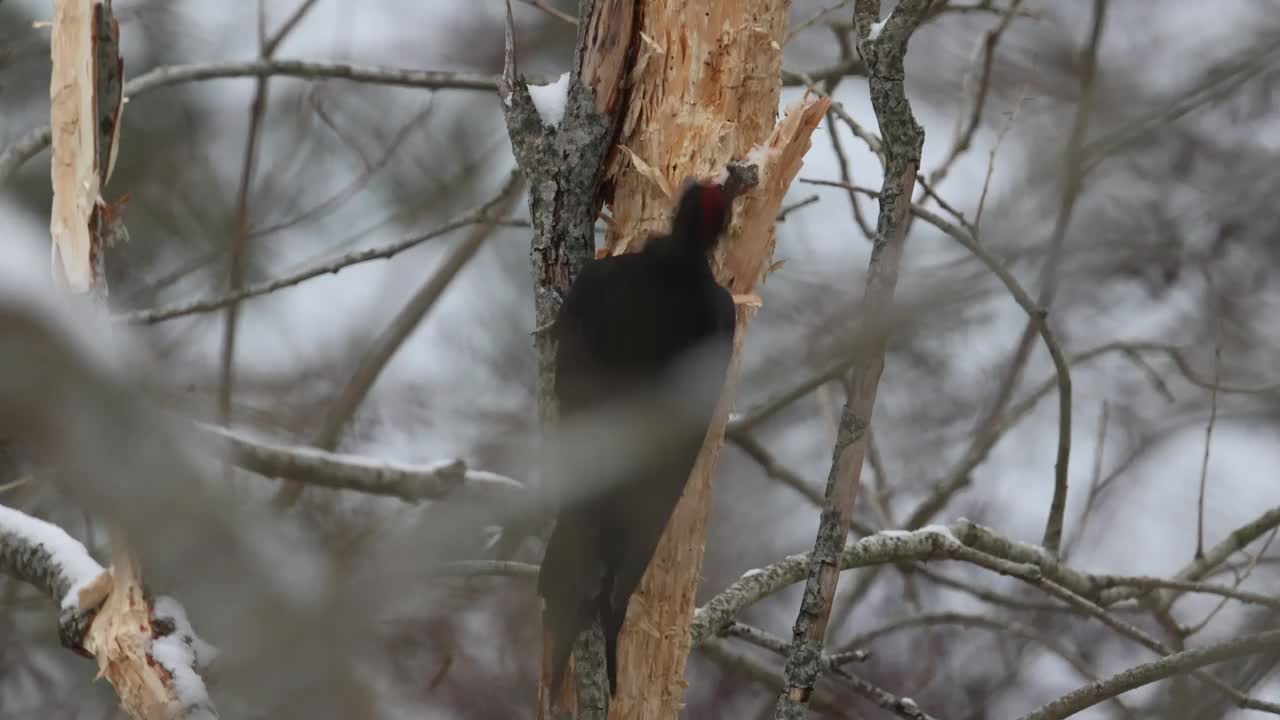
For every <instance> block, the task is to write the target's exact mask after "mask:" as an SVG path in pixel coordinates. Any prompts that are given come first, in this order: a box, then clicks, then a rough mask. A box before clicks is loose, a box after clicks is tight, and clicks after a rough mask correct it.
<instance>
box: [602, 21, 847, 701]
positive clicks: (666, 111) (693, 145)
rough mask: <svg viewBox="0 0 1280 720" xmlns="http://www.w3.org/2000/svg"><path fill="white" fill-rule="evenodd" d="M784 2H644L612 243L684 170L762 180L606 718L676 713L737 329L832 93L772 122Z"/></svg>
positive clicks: (644, 231) (655, 214)
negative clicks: (705, 404)
mask: <svg viewBox="0 0 1280 720" xmlns="http://www.w3.org/2000/svg"><path fill="white" fill-rule="evenodd" d="M788 5H789V3H788V2H786V1H785V0H736V1H733V0H726V1H725V2H717V3H708V2H694V1H693V0H683V1H681V0H667V1H662V0H653V1H651V2H647V3H645V6H644V9H643V12H642V13H641V18H642V24H641V27H640V30H639V31H640V39H641V43H640V45H639V48H638V56H637V58H636V62H635V70H634V72H633V74H632V76H633V79H634V82H635V85H634V86H633V88H632V90H631V96H630V99H629V104H628V108H627V114H626V116H625V119H624V123H623V127H622V131H621V133H620V136H619V139H618V145H619V147H618V148H617V150H618V152H616V153H615V154H614V156H613V161H612V166H611V168H610V172H609V176H608V178H607V180H606V182H608V183H611V184H612V185H613V187H614V191H613V201H612V203H611V210H612V222H611V227H610V232H609V236H608V239H607V242H606V247H607V252H610V253H612V254H620V253H624V252H634V251H635V250H637V249H638V248H639V247H640V245H641V243H643V242H644V238H645V237H647V236H648V235H650V234H652V233H655V232H663V231H666V230H667V224H668V223H669V221H670V214H671V208H672V204H673V202H674V200H675V196H676V195H677V194H678V193H679V189H680V186H681V184H682V183H683V182H684V180H685V179H686V178H689V177H697V178H712V177H714V176H715V175H717V174H718V173H719V172H720V171H721V170H722V169H723V168H724V166H725V163H727V162H728V161H730V160H735V159H736V160H749V161H752V162H754V163H755V164H756V165H757V166H758V169H759V184H758V185H757V186H756V187H755V188H754V189H752V190H751V191H749V192H748V193H747V194H746V195H745V197H743V198H740V199H739V200H738V201H737V202H736V204H735V212H734V222H733V225H732V226H731V228H730V231H729V238H728V241H727V242H726V243H723V244H722V247H721V249H720V251H719V252H718V254H717V258H716V266H717V267H716V271H717V276H718V277H719V279H720V280H721V282H723V283H725V285H726V286H728V287H729V289H730V290H731V291H732V292H733V293H734V295H735V299H741V300H742V301H741V302H738V304H737V310H738V328H737V335H736V337H735V338H734V359H733V362H732V364H731V366H730V369H729V377H728V380H727V382H726V387H725V391H724V393H723V394H722V397H721V401H720V406H719V408H718V409H717V412H716V417H715V420H714V421H713V423H712V426H711V428H710V430H709V431H708V433H707V440H706V443H705V445H704V446H703V451H702V455H701V456H699V458H698V463H697V465H696V466H695V468H694V470H693V474H692V476H691V477H690V479H689V484H688V486H687V487H686V488H685V493H684V496H683V498H682V499H681V501H680V504H679V505H678V506H677V508H676V511H675V514H674V515H673V516H672V518H671V521H670V524H669V525H668V526H667V530H666V533H665V534H664V535H663V538H662V542H661V544H660V545H659V546H658V550H657V553H656V554H655V555H654V558H653V561H652V562H651V563H650V566H649V570H648V572H647V573H646V574H645V577H644V580H643V582H642V583H641V585H640V588H639V589H638V590H637V591H636V594H635V595H634V596H633V598H632V600H631V606H630V610H629V613H628V616H627V623H626V625H625V626H624V628H623V632H622V636H621V640H620V642H619V671H620V677H619V688H618V696H617V698H616V700H615V701H614V702H613V703H612V706H611V708H610V713H609V716H610V718H615V719H626V720H657V719H663V720H666V719H668V718H675V717H676V716H677V715H678V714H679V712H680V708H681V707H682V705H683V694H684V688H685V682H684V679H683V676H684V670H685V663H686V659H687V657H688V654H689V622H690V619H691V618H692V616H693V610H694V594H695V592H696V590H697V586H698V580H699V577H700V572H701V566H702V555H703V546H704V538H705V534H706V524H707V514H708V511H709V509H710V504H711V503H710V500H711V471H712V469H713V468H714V466H715V460H716V456H717V454H718V452H719V449H720V445H721V444H722V441H723V438H724V428H725V421H726V419H727V416H728V412H729V408H730V406H731V405H732V401H731V398H732V397H733V386H734V385H735V383H736V377H737V375H738V370H739V365H740V356H741V348H742V340H743V337H744V335H745V330H746V327H747V325H748V323H749V322H750V320H751V318H752V317H753V316H754V314H755V312H756V310H757V308H758V307H759V302H758V298H756V296H755V292H756V289H757V286H758V285H759V284H760V283H761V282H762V281H763V279H764V277H765V275H766V274H767V273H768V271H769V269H770V268H771V263H772V258H773V248H774V238H775V234H774V221H773V218H774V216H775V215H776V214H777V212H778V210H779V208H780V207H781V205H782V199H783V196H784V195H785V194H786V191H787V188H788V186H789V185H790V184H791V181H792V180H793V179H794V178H795V176H796V173H797V172H798V171H799V169H800V166H801V165H802V163H803V158H804V155H805V152H806V151H807V150H808V149H809V144H810V135H811V134H812V132H813V130H814V129H815V128H816V127H817V125H818V123H819V122H820V121H821V119H822V118H823V117H824V115H825V114H826V111H827V107H828V104H829V101H828V100H826V99H825V98H823V99H820V98H816V97H812V96H808V95H806V96H805V97H804V98H802V99H800V100H798V101H796V102H795V103H792V104H791V105H790V106H789V107H788V108H787V110H786V113H785V115H784V117H783V119H782V121H781V122H780V123H778V124H777V125H776V126H775V125H774V120H775V118H776V109H777V107H778V99H779V92H780V89H781V68H782V48H781V43H782V42H783V40H784V38H785V37H786V23H787V8H788Z"/></svg>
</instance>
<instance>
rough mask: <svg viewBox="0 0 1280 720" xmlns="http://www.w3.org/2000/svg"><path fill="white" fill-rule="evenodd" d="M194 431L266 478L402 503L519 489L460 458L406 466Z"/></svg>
mask: <svg viewBox="0 0 1280 720" xmlns="http://www.w3.org/2000/svg"><path fill="white" fill-rule="evenodd" d="M199 428H200V429H201V430H202V431H203V432H205V433H208V434H209V435H210V436H211V437H212V438H214V439H215V441H216V444H217V445H219V446H221V448H222V449H223V450H224V451H225V452H226V453H227V455H228V456H229V458H230V460H231V462H233V463H235V464H236V465H237V466H239V467H242V468H244V469H245V470H251V471H253V472H255V473H259V474H261V475H266V476H269V477H284V478H289V479H291V480H297V481H299V482H302V483H306V484H308V485H315V486H318V487H326V488H331V489H334V490H351V491H353V492H361V493H368V494H370V495H384V496H388V497H396V498H400V499H401V500H404V501H406V502H414V503H416V502H422V501H423V500H442V499H445V498H448V497H452V496H454V495H455V494H457V495H464V496H473V497H476V498H477V499H496V500H500V501H503V502H512V501H514V498H513V497H512V494H513V493H515V494H516V497H518V496H520V494H521V493H522V492H523V490H524V486H523V485H522V484H520V483H519V482H517V481H515V480H513V479H511V478H508V477H505V476H503V475H499V474H497V473H491V472H481V471H476V470H468V469H467V466H466V464H465V463H463V462H462V461H461V460H448V461H444V462H438V463H432V464H430V465H405V464H398V463H391V462H384V461H380V460H372V459H369V458H365V457H361V456H358V455H347V454H342V453H333V452H325V451H323V450H317V449H315V448H308V447H291V446H286V445H277V444H274V443H269V442H265V441H262V440H255V439H251V438H249V437H246V436H245V435H244V434H242V433H240V432H237V431H234V430H227V429H224V428H220V427H217V426H214V425H203V424H202V425H200V426H199Z"/></svg>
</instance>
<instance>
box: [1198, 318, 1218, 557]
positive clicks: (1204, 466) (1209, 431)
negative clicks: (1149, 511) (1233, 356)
mask: <svg viewBox="0 0 1280 720" xmlns="http://www.w3.org/2000/svg"><path fill="white" fill-rule="evenodd" d="M1221 380H1222V344H1221V343H1218V342H1215V343H1214V345H1213V385H1214V389H1213V390H1210V391H1209V422H1208V423H1207V424H1206V425H1205V428H1204V458H1203V459H1202V460H1201V461H1200V497H1199V499H1198V500H1197V502H1196V559H1197V560H1199V559H1201V558H1203V557H1204V491H1205V487H1206V486H1207V485H1208V482H1209V448H1210V446H1212V445H1213V426H1214V425H1216V424H1217V422H1218V390H1217V386H1218V383H1219V382H1220V381H1221Z"/></svg>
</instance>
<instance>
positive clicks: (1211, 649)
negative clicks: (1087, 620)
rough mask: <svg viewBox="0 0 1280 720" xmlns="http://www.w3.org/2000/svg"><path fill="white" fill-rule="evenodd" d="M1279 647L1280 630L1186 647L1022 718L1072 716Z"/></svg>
mask: <svg viewBox="0 0 1280 720" xmlns="http://www.w3.org/2000/svg"><path fill="white" fill-rule="evenodd" d="M1277 649H1280V630H1271V631H1267V632H1261V633H1257V634H1255V635H1246V636H1244V637H1240V638H1235V639H1233V640H1227V641H1224V642H1221V643H1216V644H1214V645H1209V646H1208V647H1203V648H1197V649H1195V650H1184V651H1183V652H1180V653H1176V654H1174V655H1168V656H1165V657H1162V658H1160V659H1159V660H1154V661H1152V662H1149V663H1144V664H1142V665H1138V666H1135V667H1132V668H1129V669H1128V670H1125V671H1123V672H1120V673H1117V674H1115V675H1112V676H1111V677H1109V678H1107V679H1105V680H1100V681H1098V682H1094V683H1091V684H1089V685H1086V686H1084V687H1082V688H1080V689H1078V690H1075V691H1073V692H1071V693H1068V694H1067V695H1064V696H1062V697H1061V698H1058V699H1057V700H1054V701H1053V702H1051V703H1049V704H1047V705H1044V706H1043V707H1040V708H1038V709H1036V710H1034V711H1032V712H1030V713H1027V714H1026V715H1023V716H1022V718H1021V720H1058V719H1059V718H1065V717H1070V716H1071V715H1074V714H1076V713H1078V712H1080V711H1081V710H1084V709H1086V708H1090V707H1093V706H1094V705H1097V704H1098V703H1100V702H1103V701H1104V700H1108V699H1111V698H1114V697H1116V696H1118V695H1120V694H1121V693H1125V692H1128V691H1129V690H1133V689H1134V688H1138V687H1142V686H1143V685H1148V684H1150V683H1153V682H1157V681H1159V680H1163V679H1165V678H1169V677H1173V676H1174V675H1180V674H1183V673H1186V672H1190V671H1193V670H1197V669H1199V668H1202V667H1204V666H1206V665H1212V664H1214V663H1219V662H1223V661H1225V660H1231V659H1232V658H1238V657H1243V656H1245V655H1251V654H1255V653H1260V652H1269V651H1275V650H1277ZM1257 709H1265V708H1257Z"/></svg>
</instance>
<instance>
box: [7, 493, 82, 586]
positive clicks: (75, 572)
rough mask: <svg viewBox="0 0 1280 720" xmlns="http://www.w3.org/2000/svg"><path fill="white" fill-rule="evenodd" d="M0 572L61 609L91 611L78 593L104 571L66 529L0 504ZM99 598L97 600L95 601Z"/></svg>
mask: <svg viewBox="0 0 1280 720" xmlns="http://www.w3.org/2000/svg"><path fill="white" fill-rule="evenodd" d="M0 569H3V570H4V571H5V572H6V573H8V574H9V575H12V576H13V577H15V578H17V579H19V580H21V581H23V582H25V583H28V584H30V585H33V586H35V587H36V588H38V589H39V590H40V591H41V592H43V593H44V594H46V595H48V596H49V597H51V598H53V599H54V600H55V601H57V603H58V606H59V607H60V608H62V609H64V610H65V609H70V610H77V609H81V608H84V609H92V607H87V606H88V605H91V603H81V602H80V599H79V598H80V594H81V591H82V590H85V589H87V587H88V586H89V585H90V583H92V582H93V581H94V580H95V579H97V578H98V577H99V576H100V575H102V574H103V573H104V572H105V570H103V568H102V566H101V565H99V564H98V562H97V561H96V560H94V559H93V558H92V557H90V556H89V551H88V550H86V549H85V547H84V545H82V544H80V541H78V540H76V539H75V538H73V537H71V536H70V535H68V534H67V533H66V531H65V530H63V529H62V528H60V527H58V526H57V525H54V524H53V523H49V522H45V521H44V520H41V519H39V518H34V517H31V516H30V515H27V514H26V513H22V512H19V511H17V510H14V509H13V508H10V507H5V506H4V505H0ZM101 599H102V598H101V597H99V598H98V600H101Z"/></svg>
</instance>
